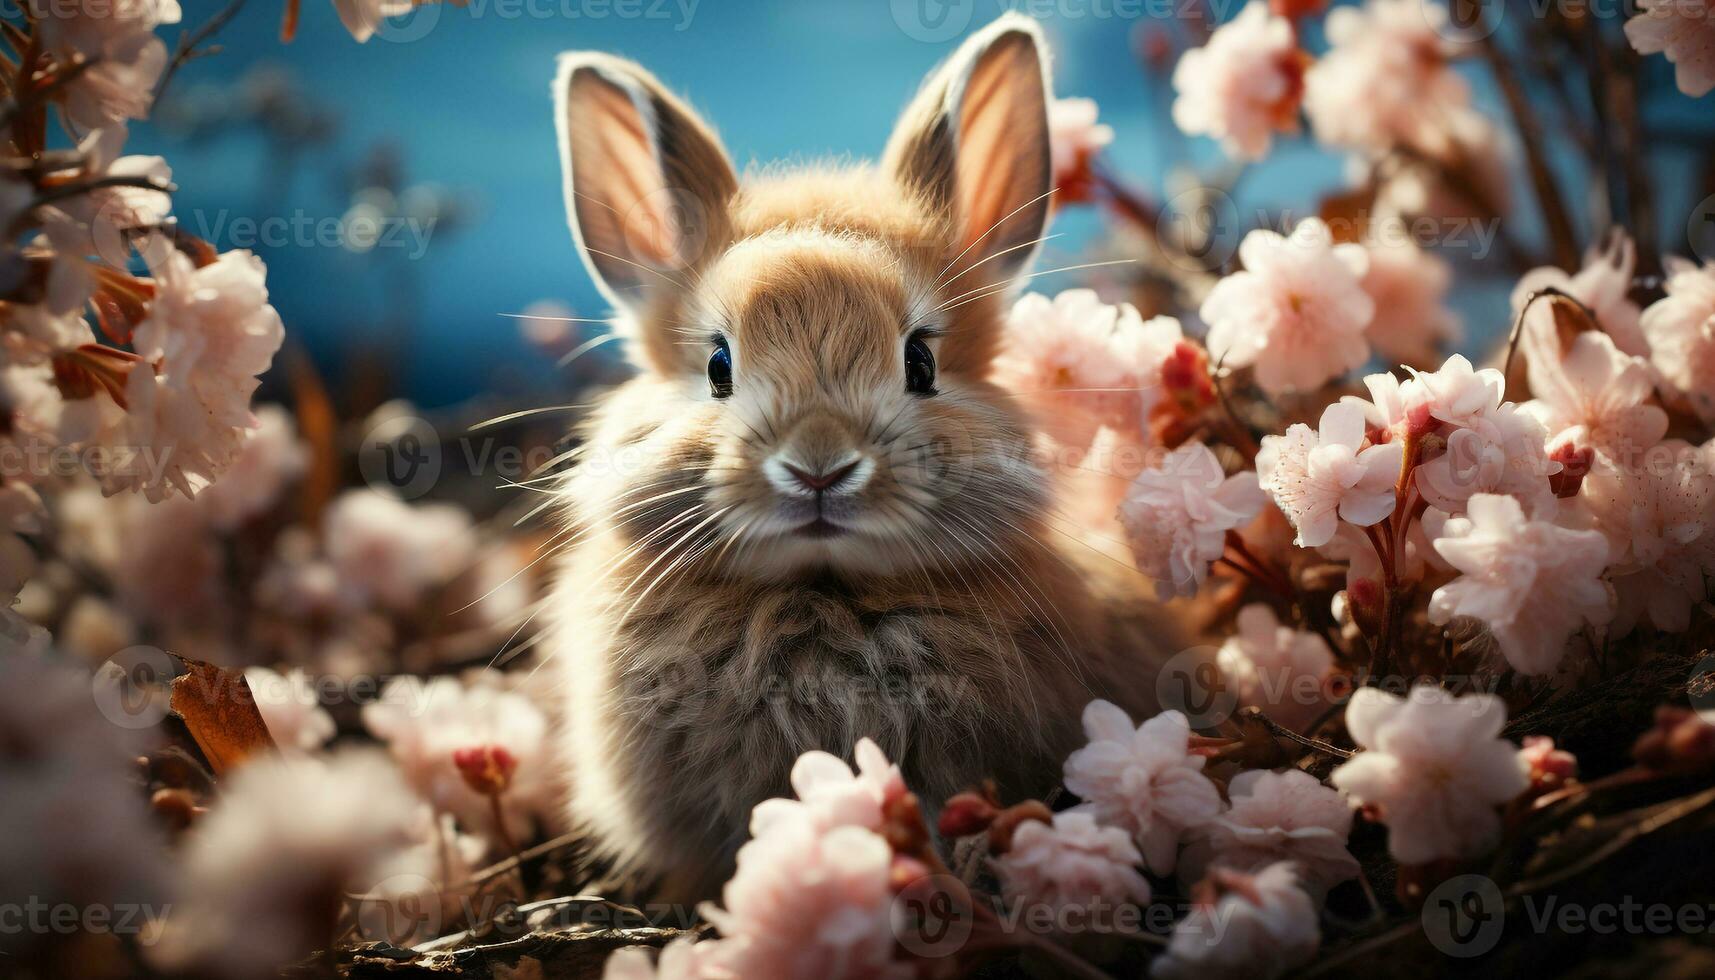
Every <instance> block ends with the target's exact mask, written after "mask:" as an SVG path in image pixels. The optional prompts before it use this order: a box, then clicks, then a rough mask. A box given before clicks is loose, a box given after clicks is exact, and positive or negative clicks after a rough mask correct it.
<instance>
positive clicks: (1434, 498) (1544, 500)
mask: <svg viewBox="0 0 1715 980" xmlns="http://www.w3.org/2000/svg"><path fill="white" fill-rule="evenodd" d="M1446 440H1447V445H1446V449H1445V450H1444V451H1442V452H1441V453H1440V455H1437V456H1434V457H1433V458H1430V459H1428V460H1425V461H1424V462H1423V463H1422V464H1420V465H1419V466H1418V467H1417V470H1416V479H1417V489H1418V492H1419V493H1421V494H1422V495H1423V499H1424V500H1427V501H1429V503H1430V504H1431V505H1432V506H1435V507H1438V508H1440V509H1441V510H1443V511H1446V512H1447V513H1448V514H1462V513H1464V512H1465V503H1466V501H1468V500H1470V499H1471V497H1472V496H1473V495H1475V494H1479V493H1491V494H1493V493H1498V494H1508V495H1511V496H1513V497H1515V498H1517V499H1518V501H1519V502H1520V503H1521V504H1524V505H1525V511H1526V512H1527V513H1530V514H1539V513H1547V512H1549V511H1548V510H1545V508H1549V509H1551V508H1552V507H1553V504H1554V488H1553V487H1552V485H1550V483H1549V478H1550V477H1551V476H1553V475H1554V474H1556V473H1558V472H1560V464H1559V463H1556V462H1554V461H1552V460H1550V459H1549V458H1548V452H1547V450H1546V449H1545V446H1546V444H1547V440H1548V430H1547V429H1545V428H1543V426H1542V423H1541V422H1539V421H1537V418H1536V416H1534V415H1532V414H1530V413H1529V412H1524V411H1520V410H1519V407H1518V406H1517V405H1514V404H1513V403H1511V402H1507V403H1506V404H1504V405H1502V406H1500V407H1499V408H1497V409H1494V410H1493V411H1491V412H1490V413H1489V414H1488V415H1487V416H1486V417H1484V418H1482V419H1480V420H1479V421H1478V423H1477V424H1476V425H1475V426H1474V427H1472V428H1463V429H1454V430H1453V431H1452V432H1449V433H1447V435H1446Z"/></svg>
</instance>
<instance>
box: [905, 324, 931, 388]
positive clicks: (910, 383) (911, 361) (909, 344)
mask: <svg viewBox="0 0 1715 980" xmlns="http://www.w3.org/2000/svg"><path fill="white" fill-rule="evenodd" d="M905 390H906V391H909V392H911V393H912V394H913V395H924V396H928V395H933V394H934V393H935V354H934V352H932V351H930V350H929V345H928V344H926V343H924V342H923V337H922V335H921V334H918V335H914V336H913V337H912V338H911V339H910V340H908V341H906V342H905Z"/></svg>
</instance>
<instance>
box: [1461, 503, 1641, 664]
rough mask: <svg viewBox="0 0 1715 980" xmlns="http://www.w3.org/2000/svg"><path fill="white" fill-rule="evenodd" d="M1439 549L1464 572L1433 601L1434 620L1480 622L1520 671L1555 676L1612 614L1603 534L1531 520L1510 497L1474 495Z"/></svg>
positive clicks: (1611, 597)
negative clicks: (1577, 642)
mask: <svg viewBox="0 0 1715 980" xmlns="http://www.w3.org/2000/svg"><path fill="white" fill-rule="evenodd" d="M1435 550H1436V551H1437V552H1439V553H1440V554H1441V557H1442V558H1443V559H1445V560H1446V561H1447V563H1448V564H1450V565H1452V566H1453V567H1454V568H1455V569H1456V570H1458V571H1459V572H1460V573H1461V575H1460V577H1459V578H1457V579H1455V580H1454V581H1452V582H1450V583H1448V584H1446V585H1443V586H1442V587H1441V588H1439V589H1436V590H1435V594H1434V595H1433V596H1431V597H1430V600H1429V618H1430V620H1431V621H1432V622H1434V623H1436V624H1443V623H1446V622H1448V621H1449V620H1451V619H1452V618H1453V617H1454V616H1469V617H1471V618H1473V619H1478V620H1481V621H1482V622H1483V623H1484V624H1485V625H1486V626H1488V628H1489V631H1490V632H1491V633H1493V634H1494V636H1495V639H1497V640H1499V641H1500V645H1501V652H1502V653H1503V654H1504V655H1505V656H1506V658H1507V663H1509V664H1511V665H1512V666H1513V668H1514V669H1516V670H1518V671H1519V672H1520V673H1523V674H1533V675H1542V674H1547V673H1549V672H1551V671H1553V670H1554V668H1555V666H1556V665H1557V664H1559V663H1560V658H1561V657H1562V656H1563V655H1564V654H1565V652H1566V641H1567V640H1568V639H1570V638H1571V637H1572V635H1573V634H1574V633H1576V632H1578V630H1580V629H1582V628H1583V627H1584V626H1585V625H1586V624H1588V625H1591V626H1601V625H1603V624H1605V623H1607V622H1608V620H1609V619H1611V618H1612V616H1613V595H1612V593H1611V592H1610V591H1609V589H1608V586H1607V584H1606V583H1604V582H1603V581H1602V579H1601V575H1602V570H1603V569H1604V568H1605V567H1606V566H1607V561H1608V542H1607V540H1606V539H1605V538H1604V537H1603V535H1602V533H1601V532H1600V531H1577V530H1572V529H1570V528H1564V527H1557V526H1555V525H1554V524H1552V523H1550V522H1548V521H1546V520H1542V519H1526V517H1525V513H1524V508H1523V507H1521V506H1520V505H1519V502H1518V501H1517V500H1515V499H1513V498H1512V497H1505V496H1498V495H1495V494H1477V495H1476V496H1473V497H1472V498H1471V499H1470V501H1469V502H1468V503H1467V505H1466V516H1464V517H1453V518H1449V519H1448V521H1447V523H1446V526H1445V528H1444V530H1443V534H1442V536H1441V537H1439V538H1437V539H1435Z"/></svg>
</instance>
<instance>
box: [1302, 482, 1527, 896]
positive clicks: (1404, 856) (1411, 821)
mask: <svg viewBox="0 0 1715 980" xmlns="http://www.w3.org/2000/svg"><path fill="white" fill-rule="evenodd" d="M1492 499H1496V500H1504V499H1506V498H1501V497H1498V498H1492ZM1515 506H1516V505H1515ZM1506 723H1507V708H1506V705H1505V703H1503V702H1502V701H1501V699H1500V698H1498V697H1495V696H1494V695H1492V694H1471V695H1466V696H1465V697H1455V696H1453V695H1452V694H1449V693H1448V692H1446V691H1443V690H1441V689H1440V688H1438V687H1430V686H1428V685H1421V684H1420V685H1418V686H1417V687H1414V688H1412V690H1411V694H1410V696H1409V697H1406V698H1400V697H1396V696H1395V695H1392V694H1388V693H1386V692H1385V691H1380V690H1377V689H1375V688H1363V689H1361V690H1359V691H1357V692H1355V693H1354V694H1353V695H1352V700H1351V701H1350V702H1349V703H1348V704H1347V705H1346V730H1347V731H1349V732H1351V734H1352V739H1353V740H1354V741H1355V742H1357V743H1358V745H1359V746H1361V747H1362V748H1363V749H1364V750H1365V751H1362V752H1359V753H1358V754H1357V755H1356V756H1355V757H1353V758H1352V759H1351V760H1350V761H1348V762H1345V763H1343V764H1342V765H1341V766H1340V767H1339V768H1338V769H1335V770H1334V773H1333V775H1331V776H1329V777H1328V778H1329V781H1330V782H1332V783H1333V784H1334V785H1335V786H1336V787H1338V788H1339V789H1340V790H1341V791H1342V792H1344V793H1345V794H1346V795H1347V797H1349V798H1350V799H1351V801H1352V804H1353V805H1354V806H1362V807H1368V808H1371V809H1373V810H1374V812H1375V813H1376V814H1377V816H1378V817H1379V818H1380V819H1381V821H1382V822H1383V823H1385V824H1387V827H1388V852H1389V853H1391V854H1392V855H1393V856H1394V858H1395V859H1396V860H1398V861H1399V862H1400V863H1401V864H1427V863H1429V862H1430V861H1435V860H1439V859H1442V858H1452V859H1457V858H1469V857H1475V856H1477V855H1480V854H1482V853H1483V852H1484V851H1485V850H1487V849H1488V848H1489V847H1490V846H1491V845H1493V843H1494V841H1495V838H1496V837H1497V836H1498V835H1499V833H1500V830H1501V820H1500V817H1499V815H1497V814H1496V812H1495V808H1496V807H1498V806H1500V805H1501V804H1503V803H1506V802H1507V801H1509V800H1511V799H1512V798H1513V797H1515V796H1518V795H1519V794H1520V793H1522V792H1524V791H1525V789H1526V788H1527V787H1528V786H1529V785H1530V777H1529V775H1528V766H1527V764H1526V763H1525V762H1524V760H1523V759H1521V758H1520V757H1519V754H1518V746H1516V745H1514V744H1513V743H1511V742H1509V741H1507V740H1506V739H1504V738H1500V737H1499V736H1500V733H1501V729H1502V728H1503V727H1505V726H1506Z"/></svg>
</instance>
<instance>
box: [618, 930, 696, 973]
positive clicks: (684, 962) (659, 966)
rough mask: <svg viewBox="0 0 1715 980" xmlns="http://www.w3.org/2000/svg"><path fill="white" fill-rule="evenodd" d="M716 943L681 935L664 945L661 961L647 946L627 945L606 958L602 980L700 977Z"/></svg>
mask: <svg viewBox="0 0 1715 980" xmlns="http://www.w3.org/2000/svg"><path fill="white" fill-rule="evenodd" d="M713 945H714V944H713V943H698V942H697V941H696V940H695V939H693V938H691V937H689V936H681V937H680V938H678V939H675V940H673V941H672V942H670V943H668V944H667V945H665V946H663V947H661V956H660V959H659V960H652V959H651V958H650V951H649V950H648V949H645V948H643V947H641V946H627V947H626V948H624V949H621V950H616V951H615V952H614V954H613V955H612V956H609V957H608V958H607V963H606V964H604V965H603V967H602V973H601V980H699V978H701V977H702V976H703V967H702V964H703V961H704V960H706V959H707V958H708V951H709V949H710V948H712V947H713Z"/></svg>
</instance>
